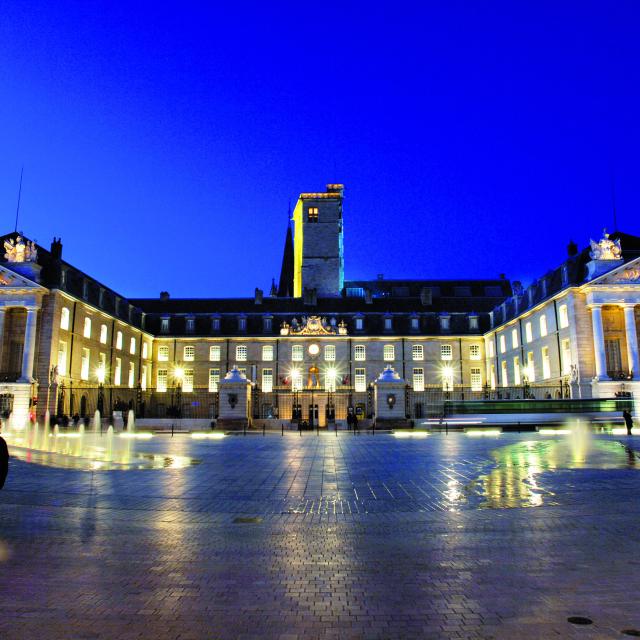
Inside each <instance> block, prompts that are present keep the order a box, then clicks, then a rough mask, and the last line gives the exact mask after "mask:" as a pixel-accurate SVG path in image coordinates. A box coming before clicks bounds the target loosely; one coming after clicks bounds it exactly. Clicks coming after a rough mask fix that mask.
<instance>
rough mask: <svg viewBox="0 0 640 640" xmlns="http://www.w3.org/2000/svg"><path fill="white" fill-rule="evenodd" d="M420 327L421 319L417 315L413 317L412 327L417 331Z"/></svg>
mask: <svg viewBox="0 0 640 640" xmlns="http://www.w3.org/2000/svg"><path fill="white" fill-rule="evenodd" d="M419 328H420V320H419V319H418V318H416V317H415V316H414V317H412V318H411V329H412V330H413V331H417V330H418V329H419Z"/></svg>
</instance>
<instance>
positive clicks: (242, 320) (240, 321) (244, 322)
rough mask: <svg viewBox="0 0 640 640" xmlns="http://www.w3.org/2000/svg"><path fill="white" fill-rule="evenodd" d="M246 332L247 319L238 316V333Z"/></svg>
mask: <svg viewBox="0 0 640 640" xmlns="http://www.w3.org/2000/svg"><path fill="white" fill-rule="evenodd" d="M246 330H247V317H246V316H240V317H239V318H238V331H246Z"/></svg>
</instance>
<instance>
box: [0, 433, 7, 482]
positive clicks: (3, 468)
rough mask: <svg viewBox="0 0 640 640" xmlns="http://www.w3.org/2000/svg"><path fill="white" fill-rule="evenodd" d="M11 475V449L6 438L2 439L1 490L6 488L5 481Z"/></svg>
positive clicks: (0, 444)
mask: <svg viewBox="0 0 640 640" xmlns="http://www.w3.org/2000/svg"><path fill="white" fill-rule="evenodd" d="M8 473H9V449H8V448H7V443H6V442H5V441H4V438H2V437H0V489H2V487H4V481H5V480H6V479H7V474H8Z"/></svg>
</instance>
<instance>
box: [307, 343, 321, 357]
mask: <svg viewBox="0 0 640 640" xmlns="http://www.w3.org/2000/svg"><path fill="white" fill-rule="evenodd" d="M319 353H320V347H319V346H318V345H317V344H315V343H314V344H310V345H309V355H311V356H317V355H318V354H319Z"/></svg>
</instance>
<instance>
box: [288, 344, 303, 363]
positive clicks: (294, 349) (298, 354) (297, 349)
mask: <svg viewBox="0 0 640 640" xmlns="http://www.w3.org/2000/svg"><path fill="white" fill-rule="evenodd" d="M303 359H304V347H303V346H302V345H301V344H293V345H291V360H292V361H293V362H302V360H303Z"/></svg>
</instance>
